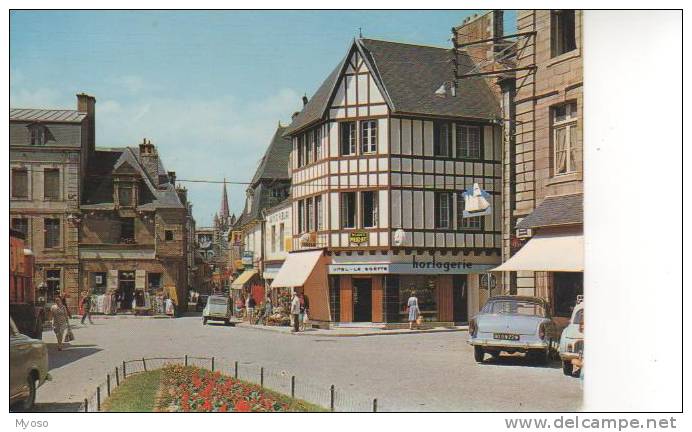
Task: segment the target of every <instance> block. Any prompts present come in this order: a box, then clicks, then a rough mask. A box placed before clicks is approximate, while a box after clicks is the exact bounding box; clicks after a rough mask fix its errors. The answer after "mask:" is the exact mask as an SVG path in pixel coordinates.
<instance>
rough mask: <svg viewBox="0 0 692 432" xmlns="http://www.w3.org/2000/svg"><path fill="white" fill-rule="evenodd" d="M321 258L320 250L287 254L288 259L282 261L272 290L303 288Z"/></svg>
mask: <svg viewBox="0 0 692 432" xmlns="http://www.w3.org/2000/svg"><path fill="white" fill-rule="evenodd" d="M321 256H322V251H321V250H313V251H306V252H292V253H290V254H288V258H286V261H284V263H283V265H282V266H281V270H279V273H278V274H277V275H276V278H275V279H274V282H272V285H271V286H272V288H291V287H299V286H303V284H305V281H306V280H307V278H308V276H310V273H312V269H314V268H315V266H316V265H317V261H319V259H320V257H321Z"/></svg>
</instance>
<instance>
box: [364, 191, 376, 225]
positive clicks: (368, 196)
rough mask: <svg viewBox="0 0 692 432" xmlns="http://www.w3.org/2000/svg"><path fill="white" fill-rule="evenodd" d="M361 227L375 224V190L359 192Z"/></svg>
mask: <svg viewBox="0 0 692 432" xmlns="http://www.w3.org/2000/svg"><path fill="white" fill-rule="evenodd" d="M360 196H361V200H362V212H363V213H362V215H361V217H362V220H363V228H374V227H376V226H377V191H367V192H361V194H360Z"/></svg>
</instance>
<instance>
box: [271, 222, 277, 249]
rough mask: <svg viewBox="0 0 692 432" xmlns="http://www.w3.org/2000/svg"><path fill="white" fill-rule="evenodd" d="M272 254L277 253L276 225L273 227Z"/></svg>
mask: <svg viewBox="0 0 692 432" xmlns="http://www.w3.org/2000/svg"><path fill="white" fill-rule="evenodd" d="M272 252H276V225H272Z"/></svg>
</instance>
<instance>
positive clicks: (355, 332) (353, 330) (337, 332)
mask: <svg viewBox="0 0 692 432" xmlns="http://www.w3.org/2000/svg"><path fill="white" fill-rule="evenodd" d="M236 327H241V328H250V329H255V330H262V331H271V332H275V333H283V334H287V335H292V336H320V337H361V336H388V335H407V334H418V333H447V332H459V331H468V326H456V327H452V328H449V327H434V328H430V329H421V330H409V329H395V330H385V329H381V328H375V327H372V328H371V327H336V328H332V329H329V330H324V329H307V330H305V331H301V332H298V333H293V332H291V329H292V327H282V326H265V325H251V324H248V323H247V322H241V323H237V324H236Z"/></svg>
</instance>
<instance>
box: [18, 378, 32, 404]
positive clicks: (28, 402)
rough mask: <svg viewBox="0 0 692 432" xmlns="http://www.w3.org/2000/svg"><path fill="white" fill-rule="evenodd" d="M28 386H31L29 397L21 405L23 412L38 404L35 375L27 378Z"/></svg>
mask: <svg viewBox="0 0 692 432" xmlns="http://www.w3.org/2000/svg"><path fill="white" fill-rule="evenodd" d="M27 385H28V386H29V396H27V398H26V399H24V400H23V401H22V402H21V403H20V404H19V408H20V409H21V410H22V412H26V411H29V410H31V408H33V407H34V403H35V402H36V378H34V377H33V375H29V377H28V378H27Z"/></svg>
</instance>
